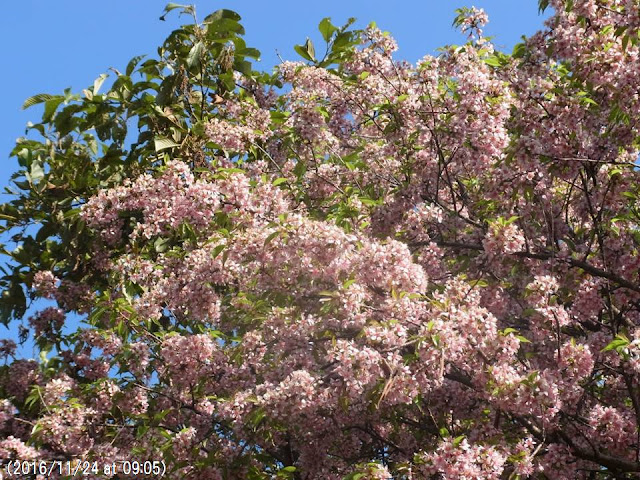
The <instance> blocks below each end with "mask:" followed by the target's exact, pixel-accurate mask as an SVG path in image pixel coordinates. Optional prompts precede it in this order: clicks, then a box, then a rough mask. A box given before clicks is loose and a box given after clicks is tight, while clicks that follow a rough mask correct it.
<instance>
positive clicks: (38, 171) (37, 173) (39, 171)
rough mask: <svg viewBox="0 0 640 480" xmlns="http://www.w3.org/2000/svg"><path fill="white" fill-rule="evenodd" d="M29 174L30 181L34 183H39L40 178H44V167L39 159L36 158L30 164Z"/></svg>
mask: <svg viewBox="0 0 640 480" xmlns="http://www.w3.org/2000/svg"><path fill="white" fill-rule="evenodd" d="M29 176H30V177H31V182H32V183H34V184H37V183H40V180H42V179H43V178H44V169H43V168H42V164H41V163H40V162H39V161H37V160H36V161H34V162H33V163H32V164H31V169H30V171H29Z"/></svg>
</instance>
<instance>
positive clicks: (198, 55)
mask: <svg viewBox="0 0 640 480" xmlns="http://www.w3.org/2000/svg"><path fill="white" fill-rule="evenodd" d="M204 47H205V45H204V42H202V41H200V42H197V43H196V44H195V45H194V46H193V47H191V50H189V54H188V55H187V66H188V67H193V66H200V61H201V59H202V52H204Z"/></svg>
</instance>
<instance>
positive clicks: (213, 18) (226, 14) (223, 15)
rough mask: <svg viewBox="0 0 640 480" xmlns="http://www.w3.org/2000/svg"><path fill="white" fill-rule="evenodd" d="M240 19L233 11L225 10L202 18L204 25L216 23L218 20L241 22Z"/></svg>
mask: <svg viewBox="0 0 640 480" xmlns="http://www.w3.org/2000/svg"><path fill="white" fill-rule="evenodd" d="M241 18H242V17H240V15H238V14H237V13H236V12H234V11H233V10H227V9H225V8H223V9H221V10H216V11H215V12H213V13H212V14H211V15H207V16H206V17H205V18H204V23H212V22H217V21H218V20H222V19H227V20H233V21H234V22H239V21H240V20H241Z"/></svg>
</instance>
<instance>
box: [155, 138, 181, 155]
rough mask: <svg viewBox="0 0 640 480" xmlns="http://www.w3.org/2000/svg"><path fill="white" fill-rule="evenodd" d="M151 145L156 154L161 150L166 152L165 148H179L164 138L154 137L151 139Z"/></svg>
mask: <svg viewBox="0 0 640 480" xmlns="http://www.w3.org/2000/svg"><path fill="white" fill-rule="evenodd" d="M153 145H154V147H155V149H156V152H160V151H162V150H166V149H167V148H173V147H179V146H180V144H179V143H176V142H174V141H173V140H170V139H168V138H165V137H156V138H154V139H153Z"/></svg>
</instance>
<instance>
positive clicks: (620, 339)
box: [601, 333, 631, 353]
mask: <svg viewBox="0 0 640 480" xmlns="http://www.w3.org/2000/svg"><path fill="white" fill-rule="evenodd" d="M630 343H631V341H630V340H629V339H628V338H627V337H626V336H625V335H623V334H621V333H620V334H618V335H616V338H614V339H613V340H611V342H609V344H608V345H607V346H606V347H604V348H603V349H602V350H601V351H602V352H608V351H610V350H615V351H616V352H618V353H620V350H621V349H623V348H624V347H626V346H627V345H629V344H630Z"/></svg>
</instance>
